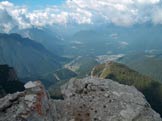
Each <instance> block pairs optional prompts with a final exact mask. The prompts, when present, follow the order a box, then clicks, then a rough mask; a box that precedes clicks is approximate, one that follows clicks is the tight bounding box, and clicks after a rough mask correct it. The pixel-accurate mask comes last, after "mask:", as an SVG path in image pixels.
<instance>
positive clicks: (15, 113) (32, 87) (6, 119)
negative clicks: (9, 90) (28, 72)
mask: <svg viewBox="0 0 162 121" xmlns="http://www.w3.org/2000/svg"><path fill="white" fill-rule="evenodd" d="M25 89H26V90H25V91H24V92H21V93H19V92H18V93H15V94H12V95H7V96H6V97H4V98H2V99H0V121H53V119H54V116H53V114H55V113H52V111H54V108H53V107H52V106H51V104H50V100H49V96H48V93H47V92H46V91H45V89H44V87H43V85H42V84H41V83H40V82H39V81H36V82H28V83H27V84H26V85H25Z"/></svg>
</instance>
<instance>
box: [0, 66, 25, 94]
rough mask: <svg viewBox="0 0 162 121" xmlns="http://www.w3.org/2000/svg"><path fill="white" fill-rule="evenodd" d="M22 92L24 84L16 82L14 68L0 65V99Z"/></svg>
mask: <svg viewBox="0 0 162 121" xmlns="http://www.w3.org/2000/svg"><path fill="white" fill-rule="evenodd" d="M23 90H24V84H23V83H22V82H20V81H19V80H18V77H17V74H16V71H15V70H14V68H12V67H9V66H8V65H0V97H3V96H5V95H6V94H8V93H14V92H16V91H23Z"/></svg>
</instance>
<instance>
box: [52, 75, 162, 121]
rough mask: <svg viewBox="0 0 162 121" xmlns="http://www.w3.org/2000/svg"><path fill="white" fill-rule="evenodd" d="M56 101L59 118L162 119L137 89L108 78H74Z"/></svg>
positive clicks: (107, 120) (68, 120)
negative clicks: (61, 97) (61, 96)
mask: <svg viewBox="0 0 162 121" xmlns="http://www.w3.org/2000/svg"><path fill="white" fill-rule="evenodd" d="M62 93H63V94H64V97H65V99H64V100H63V101H55V104H56V111H57V118H58V119H57V121H162V119H161V118H160V115H159V114H157V113H156V112H155V111H153V110H152V109H151V107H150V105H149V104H148V102H147V101H146V100H145V98H144V96H143V94H142V93H140V92H139V91H137V89H136V88H134V87H130V86H126V85H121V84H119V83H117V82H114V81H112V80H108V79H98V78H89V77H88V78H85V79H72V80H70V82H69V83H67V84H65V85H64V86H63V87H62Z"/></svg>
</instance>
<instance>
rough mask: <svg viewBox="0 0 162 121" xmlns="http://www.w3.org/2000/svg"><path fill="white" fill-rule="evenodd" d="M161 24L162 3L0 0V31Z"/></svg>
mask: <svg viewBox="0 0 162 121" xmlns="http://www.w3.org/2000/svg"><path fill="white" fill-rule="evenodd" d="M145 23H151V24H156V25H158V24H162V0H8V1H3V0H0V30H1V31H4V32H10V31H11V30H13V29H15V28H17V29H20V30H21V29H27V28H32V27H37V28H43V27H46V26H51V27H52V26H54V25H56V24H58V25H70V24H78V25H81V24H84V25H87V24H90V25H94V26H95V25H98V24H114V25H116V26H122V27H128V26H133V25H135V24H145Z"/></svg>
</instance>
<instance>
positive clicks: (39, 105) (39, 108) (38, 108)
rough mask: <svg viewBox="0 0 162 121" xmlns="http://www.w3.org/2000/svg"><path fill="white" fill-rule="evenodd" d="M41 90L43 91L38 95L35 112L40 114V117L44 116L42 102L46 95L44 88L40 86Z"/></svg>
mask: <svg viewBox="0 0 162 121" xmlns="http://www.w3.org/2000/svg"><path fill="white" fill-rule="evenodd" d="M40 88H41V91H40V92H38V93H37V101H36V104H35V110H36V112H37V113H38V114H39V115H43V110H42V109H43V104H42V100H43V98H44V96H45V93H44V91H43V90H44V88H43V87H42V86H40Z"/></svg>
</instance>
